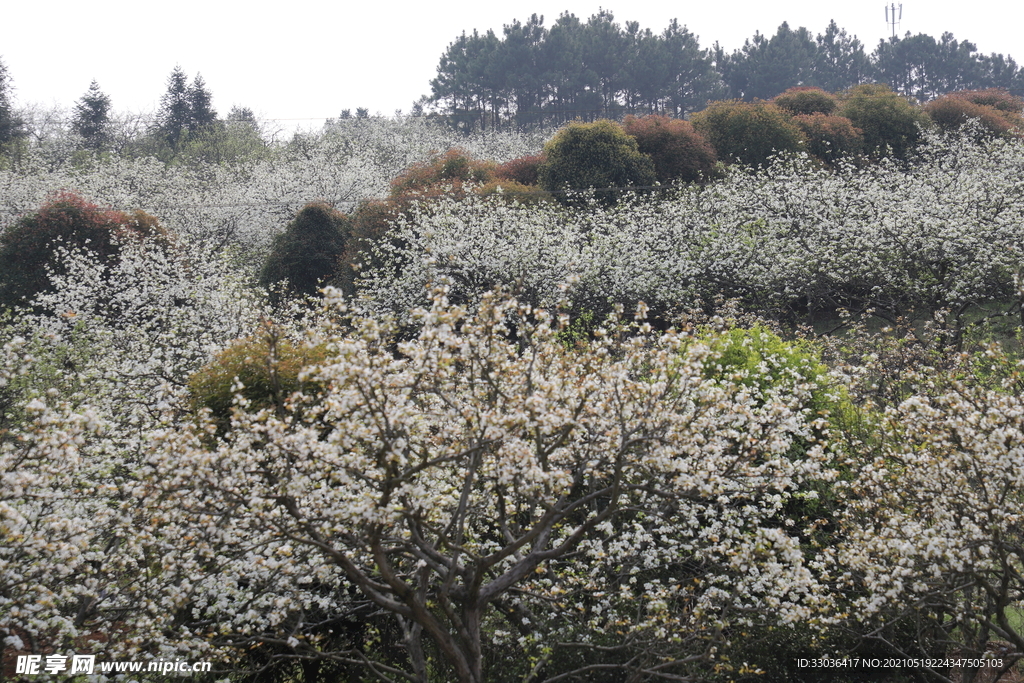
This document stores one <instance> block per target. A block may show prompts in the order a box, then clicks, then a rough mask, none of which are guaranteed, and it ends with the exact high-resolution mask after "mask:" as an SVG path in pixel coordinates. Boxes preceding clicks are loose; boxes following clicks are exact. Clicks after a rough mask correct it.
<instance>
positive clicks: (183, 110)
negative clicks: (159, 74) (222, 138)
mask: <svg viewBox="0 0 1024 683" xmlns="http://www.w3.org/2000/svg"><path fill="white" fill-rule="evenodd" d="M157 118H158V121H159V128H160V132H161V133H162V134H163V137H164V138H165V139H166V140H167V143H168V144H169V145H170V146H171V148H172V149H177V148H178V144H179V143H180V142H181V139H182V137H183V136H184V135H185V134H186V133H187V132H188V127H189V123H191V120H192V105H191V103H190V102H189V88H188V78H187V77H186V76H185V72H184V71H182V69H181V66H175V67H174V71H172V72H171V75H170V77H169V78H168V79H167V92H166V93H164V96H163V97H162V98H161V99H160V112H159V114H158V116H157Z"/></svg>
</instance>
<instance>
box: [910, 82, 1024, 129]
mask: <svg viewBox="0 0 1024 683" xmlns="http://www.w3.org/2000/svg"><path fill="white" fill-rule="evenodd" d="M1022 108H1024V100H1021V98H1019V97H1013V96H1012V95H1010V94H1009V93H1008V92H1006V91H1005V90H997V89H994V88H993V89H990V90H963V91H960V92H954V93H949V94H948V95H943V96H942V97H939V98H937V99H934V100H932V101H931V102H929V103H928V104H926V105H925V106H924V110H925V112H926V113H927V114H928V116H930V117H931V119H932V121H934V122H935V125H936V126H938V127H939V130H941V131H943V132H950V131H954V130H957V129H958V128H960V127H961V126H963V125H964V124H965V123H967V121H969V120H971V119H977V120H978V121H979V122H980V124H981V127H982V129H983V130H984V131H985V136H986V137H996V136H1005V135H1009V134H1011V133H1012V132H1013V131H1014V130H1015V129H1016V130H1017V131H1018V132H1019V131H1021V130H1024V119H1022V117H1021V109H1022Z"/></svg>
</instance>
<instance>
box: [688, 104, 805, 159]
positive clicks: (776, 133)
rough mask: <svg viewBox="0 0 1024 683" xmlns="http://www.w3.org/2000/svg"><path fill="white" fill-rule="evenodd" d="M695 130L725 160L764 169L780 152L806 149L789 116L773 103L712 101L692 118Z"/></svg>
mask: <svg viewBox="0 0 1024 683" xmlns="http://www.w3.org/2000/svg"><path fill="white" fill-rule="evenodd" d="M692 120H693V127H694V128H696V129H697V130H698V131H699V132H700V133H701V134H703V135H704V137H705V138H707V139H708V141H709V142H710V143H711V145H712V146H713V147H714V148H715V151H716V152H718V158H719V159H722V160H723V161H725V160H728V161H737V160H738V161H739V162H740V163H742V164H747V165H749V166H763V165H766V164H767V163H768V160H769V159H770V158H771V157H772V156H774V155H776V154H779V153H794V152H801V151H803V150H804V147H805V144H804V137H803V134H802V133H801V132H800V129H799V128H798V127H797V126H796V124H795V123H793V121H792V119H791V118H790V116H789V115H788V114H787V113H786V112H785V111H783V110H782V109H781V108H779V107H778V106H776V105H774V104H772V103H770V102H743V101H741V100H725V101H722V102H713V103H712V104H711V105H710V106H709V107H708V108H707V109H705V110H704V111H702V112H699V113H697V114H694V115H693V119H692Z"/></svg>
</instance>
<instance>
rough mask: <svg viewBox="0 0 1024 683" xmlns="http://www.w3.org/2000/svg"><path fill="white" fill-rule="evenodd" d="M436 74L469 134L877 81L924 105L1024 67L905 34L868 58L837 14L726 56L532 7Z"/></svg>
mask: <svg viewBox="0 0 1024 683" xmlns="http://www.w3.org/2000/svg"><path fill="white" fill-rule="evenodd" d="M437 73H438V76H437V78H436V79H434V80H433V81H431V102H433V103H434V104H435V105H437V106H438V108H439V110H440V112H441V113H443V114H445V115H446V116H448V117H450V118H451V120H452V121H453V123H455V124H456V125H458V126H460V127H463V128H465V129H472V128H474V127H482V128H493V127H496V126H503V125H507V124H513V125H520V126H521V125H523V124H527V123H537V122H547V123H563V122H566V121H571V120H572V119H574V118H581V119H583V120H585V121H593V120H596V119H599V118H610V117H621V116H622V115H623V114H629V113H632V114H637V115H642V114H650V113H660V114H668V115H670V116H674V117H678V118H682V117H683V116H684V115H688V114H690V113H692V112H694V111H698V110H700V109H701V108H703V106H704V103H705V102H707V101H708V100H719V99H728V98H738V99H743V100H745V101H748V102H749V101H751V100H754V99H769V98H772V97H774V96H776V95H778V94H779V93H782V92H783V91H785V90H786V89H788V88H793V87H797V86H804V87H816V88H822V89H824V90H827V91H830V92H837V91H841V90H847V89H849V88H852V87H854V86H857V85H862V84H866V83H872V82H880V83H885V84H888V85H889V86H890V87H891V88H892V89H893V91H895V92H898V93H900V94H901V95H903V96H905V97H911V98H917V99H920V100H927V99H931V98H934V97H936V96H937V95H940V94H942V93H945V92H949V91H952V90H964V89H985V88H1003V89H1007V90H1009V91H1011V92H1013V93H1014V94H1017V95H1024V71H1022V70H1021V69H1020V67H1018V65H1017V63H1016V62H1015V61H1014V60H1013V59H1012V58H1010V57H1008V56H1004V55H1001V54H991V55H984V54H981V53H979V52H978V51H977V48H976V46H975V45H974V44H972V43H970V42H968V41H957V40H956V39H954V38H953V35H952V34H951V33H944V34H943V35H942V37H941V39H940V40H938V41H937V40H935V39H934V38H932V37H931V36H927V35H924V34H918V35H916V36H911V35H910V33H907V34H906V36H904V37H902V38H893V39H891V40H889V41H882V42H881V43H880V44H879V45H878V47H877V48H876V49H875V50H874V52H872V53H870V54H868V52H866V50H865V47H864V45H863V44H862V43H861V42H860V41H859V40H858V39H857V38H856V36H849V35H848V34H847V33H846V31H845V30H844V29H841V28H840V27H839V26H837V25H836V23H835V22H834V21H832V22H830V23H829V25H828V26H827V27H826V29H825V31H824V33H822V34H818V35H817V36H815V35H814V34H812V33H811V32H810V31H808V30H807V29H806V28H803V27H800V28H798V29H796V30H793V29H792V28H790V26H789V24H788V23H785V22H783V23H782V25H780V26H779V28H778V30H777V31H776V33H775V34H774V35H772V36H767V35H763V34H761V33H756V34H755V35H754V36H753V37H752V38H751V39H749V40H747V41H746V43H745V44H744V45H743V47H742V48H740V49H738V50H735V51H734V52H732V53H731V54H728V53H726V52H725V51H724V50H722V49H721V48H720V47H718V46H717V44H716V45H715V48H714V49H713V50H710V49H707V48H701V47H700V45H699V43H698V40H697V37H696V36H695V35H693V34H692V33H690V32H689V31H688V30H687V28H686V27H685V26H680V25H679V23H678V22H677V21H675V20H673V21H672V22H671V23H670V24H669V26H668V27H667V28H666V29H665V30H664V31H662V32H661V33H660V34H659V33H654V32H653V31H652V30H651V29H649V28H648V29H641V28H640V26H639V24H638V23H636V22H630V21H627V22H625V24H621V23H618V22H616V21H615V17H614V15H613V14H612V13H611V12H609V11H607V10H601V11H599V12H598V13H597V14H595V15H593V16H591V17H590V18H589V19H587V20H586V21H583V20H582V19H580V18H578V17H576V16H575V15H573V14H570V13H568V12H565V13H563V14H561V15H560V16H559V17H558V19H557V20H556V21H555V22H554V23H553V24H551V25H550V26H545V24H544V17H539V16H537V15H536V14H535V15H533V16H531V17H530V19H529V20H527V21H526V22H520V21H513V22H512V23H511V24H507V25H506V26H505V27H504V30H503V31H502V35H496V34H495V33H493V32H491V31H488V32H487V33H485V34H481V33H479V32H476V31H474V32H473V33H472V34H466V33H463V34H462V35H461V36H459V37H458V38H457V39H456V40H455V41H453V42H452V43H451V44H450V45H449V46H448V49H447V50H446V51H445V53H444V54H443V55H442V56H441V60H440V62H439V64H438V67H437ZM798 113H814V112H798ZM822 113H826V114H828V113H831V112H827V111H825V112H822Z"/></svg>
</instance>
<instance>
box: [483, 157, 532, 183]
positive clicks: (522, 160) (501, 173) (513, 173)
mask: <svg viewBox="0 0 1024 683" xmlns="http://www.w3.org/2000/svg"><path fill="white" fill-rule="evenodd" d="M544 159H545V157H544V155H543V154H533V155H531V156H525V157H519V158H518V159H513V160H512V161H506V162H505V163H503V164H501V165H500V166H498V168H496V169H495V170H494V177H495V178H498V179H501V180H513V181H515V182H517V183H520V184H521V185H536V184H537V183H538V182H539V180H538V177H537V169H538V168H539V167H540V165H541V164H543V163H544Z"/></svg>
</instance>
